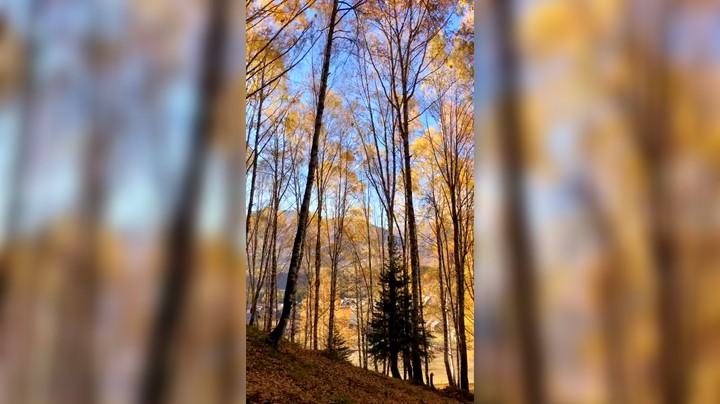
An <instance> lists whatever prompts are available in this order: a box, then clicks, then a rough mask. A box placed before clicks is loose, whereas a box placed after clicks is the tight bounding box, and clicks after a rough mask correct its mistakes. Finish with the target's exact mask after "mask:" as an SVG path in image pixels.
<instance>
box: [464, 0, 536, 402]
mask: <svg viewBox="0 0 720 404" xmlns="http://www.w3.org/2000/svg"><path fill="white" fill-rule="evenodd" d="M514 5H515V2H512V1H507V0H496V1H495V9H496V10H495V11H496V13H497V17H496V22H497V23H496V27H497V41H498V44H497V50H498V63H499V68H498V71H499V72H500V76H501V77H500V81H499V84H500V85H499V94H500V97H501V99H500V108H499V114H500V115H499V117H498V122H499V125H500V136H498V139H499V141H500V150H501V154H502V159H501V160H502V164H503V173H504V175H505V181H506V184H505V187H504V192H505V197H504V200H505V203H506V204H507V206H506V208H505V209H504V211H505V216H504V219H505V220H504V222H505V226H506V237H507V247H508V250H509V251H510V252H511V253H510V254H508V255H507V257H506V262H507V263H508V266H509V269H510V275H511V276H510V277H511V287H512V297H513V299H514V309H515V310H516V321H517V325H518V328H517V330H518V332H517V335H518V338H519V343H520V358H521V368H522V381H523V384H524V386H523V387H524V388H523V392H522V393H523V396H524V402H525V403H533V404H545V403H546V402H547V397H546V395H545V383H544V380H543V368H544V366H543V357H542V351H541V341H540V325H539V320H538V313H537V297H536V286H535V265H534V261H533V258H532V256H533V250H532V245H531V240H530V236H529V223H528V220H527V213H526V211H525V207H524V203H525V190H524V187H523V175H522V167H523V162H524V157H523V152H522V147H523V146H522V144H523V136H522V134H523V129H522V125H521V123H520V117H521V113H520V104H519V101H518V100H517V98H518V91H519V90H520V87H519V84H518V82H517V81H518V77H519V76H518V71H519V67H518V63H517V55H516V52H517V51H516V48H515V47H516V38H515V18H514V13H515V10H514ZM458 290H460V287H458ZM462 315H463V313H458V318H460V317H462Z"/></svg>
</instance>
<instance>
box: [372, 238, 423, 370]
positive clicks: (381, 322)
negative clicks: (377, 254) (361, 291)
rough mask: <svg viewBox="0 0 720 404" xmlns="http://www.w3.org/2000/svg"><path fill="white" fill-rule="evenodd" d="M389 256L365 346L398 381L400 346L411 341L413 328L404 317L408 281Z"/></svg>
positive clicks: (397, 264) (393, 259) (409, 303)
mask: <svg viewBox="0 0 720 404" xmlns="http://www.w3.org/2000/svg"><path fill="white" fill-rule="evenodd" d="M392 248H397V247H396V246H395V247H392ZM390 256H391V257H393V258H392V260H389V261H388V264H387V266H386V267H385V268H383V271H382V273H381V274H380V279H378V286H379V287H380V298H379V300H378V301H377V302H375V310H374V311H373V316H372V321H371V322H370V332H369V333H368V344H369V345H370V354H371V355H373V356H374V357H375V358H377V359H378V360H381V361H383V362H387V363H388V365H389V367H390V373H391V374H392V377H394V378H396V379H400V378H401V375H400V370H399V369H398V355H399V353H400V349H401V346H403V345H406V344H407V343H408V342H409V340H410V339H411V338H412V335H411V333H408V331H409V330H410V329H411V328H412V324H410V322H409V321H408V317H407V316H404V315H403V313H406V312H408V311H409V310H410V307H411V296H409V295H408V294H407V293H405V291H406V290H407V288H406V285H407V283H408V279H407V277H405V276H403V274H402V268H401V266H400V265H399V263H398V262H397V260H396V258H395V257H396V256H397V255H396V254H391V255H390Z"/></svg>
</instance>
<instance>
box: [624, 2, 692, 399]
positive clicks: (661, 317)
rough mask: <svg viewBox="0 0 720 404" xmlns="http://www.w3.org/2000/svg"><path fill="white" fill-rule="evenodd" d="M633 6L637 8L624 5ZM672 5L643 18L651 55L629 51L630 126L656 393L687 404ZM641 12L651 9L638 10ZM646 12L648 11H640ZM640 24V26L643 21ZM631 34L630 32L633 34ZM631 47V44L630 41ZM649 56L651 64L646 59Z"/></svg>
mask: <svg viewBox="0 0 720 404" xmlns="http://www.w3.org/2000/svg"><path fill="white" fill-rule="evenodd" d="M628 3H629V4H631V5H632V4H635V5H636V6H638V5H637V4H636V3H637V2H628ZM674 3H675V2H674V1H673V0H664V1H660V2H657V3H654V6H655V7H658V9H657V10H655V11H656V13H652V12H650V13H647V14H649V15H651V16H656V18H657V20H654V21H650V24H649V29H651V30H652V31H651V32H650V33H648V35H646V37H647V38H653V39H655V40H657V42H656V43H651V44H649V47H650V48H651V49H650V50H649V51H646V52H642V51H638V50H636V49H631V52H632V53H631V54H630V57H631V59H632V60H633V61H634V62H635V63H636V64H637V66H635V68H636V69H638V70H636V71H635V72H634V73H635V74H637V76H636V77H635V79H636V80H635V83H638V84H639V85H638V87H639V88H638V87H636V88H635V89H636V90H639V91H638V93H639V94H637V95H638V98H636V99H634V100H633V101H635V104H634V107H635V108H636V109H635V110H634V111H633V112H634V116H633V117H632V118H633V119H632V120H633V124H634V125H635V127H636V129H637V130H638V132H639V133H640V136H639V140H640V142H639V143H640V144H639V146H640V147H639V148H640V150H641V153H642V154H643V157H644V159H645V162H646V164H647V167H648V171H649V179H648V189H647V192H648V196H649V208H650V215H649V220H650V248H651V254H652V262H653V266H654V269H655V281H656V287H657V291H658V299H657V303H658V306H657V310H656V311H657V316H658V317H657V321H658V324H659V350H658V354H659V362H660V363H659V367H660V373H661V374H660V380H659V383H660V390H661V391H662V393H663V394H662V397H663V400H662V401H663V402H665V403H667V404H679V403H684V402H686V397H687V394H688V388H689V386H688V377H687V375H688V371H687V369H686V368H687V364H686V360H687V357H686V350H687V348H688V347H687V345H686V341H685V337H686V335H685V331H684V330H683V321H682V318H681V317H682V307H681V306H682V302H683V296H682V291H681V279H680V278H681V276H680V273H679V269H680V268H679V265H678V261H679V260H678V256H677V247H676V245H675V240H674V234H673V229H672V222H671V218H672V215H673V207H672V206H671V202H670V198H669V197H670V195H669V194H668V190H667V189H666V187H665V184H664V180H665V174H666V173H667V169H668V167H669V163H670V159H671V158H672V157H673V156H672V153H671V151H672V150H673V148H672V146H673V145H672V138H671V136H670V135H671V132H670V128H671V125H672V122H671V113H670V112H671V111H670V104H669V103H670V101H671V100H672V96H671V94H670V91H671V88H670V86H669V83H668V78H669V75H668V71H669V66H668V62H667V59H668V58H669V57H670V56H669V53H670V51H669V50H668V46H669V45H668V41H669V40H670V39H669V36H670V34H669V33H668V32H667V29H668V22H669V19H670V18H671V15H672V14H671V13H672V12H673V11H674V10H672V8H673V6H674ZM640 7H651V6H648V5H645V4H641V5H640ZM643 11H647V10H643ZM628 15H629V17H630V19H629V21H630V23H631V24H634V25H635V27H632V28H630V29H633V28H636V27H643V26H646V25H644V24H642V23H640V24H638V23H637V21H638V19H642V18H644V17H645V15H644V14H642V15H641V14H639V10H635V9H631V10H630V12H629V13H628ZM641 21H642V20H641ZM631 32H632V31H631ZM628 42H629V43H630V44H632V43H634V38H630V40H629V41H628ZM648 55H650V56H651V57H652V58H648V57H647V56H648Z"/></svg>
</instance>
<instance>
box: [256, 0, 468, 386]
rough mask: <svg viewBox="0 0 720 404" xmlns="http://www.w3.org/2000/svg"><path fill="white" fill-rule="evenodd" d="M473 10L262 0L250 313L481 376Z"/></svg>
mask: <svg viewBox="0 0 720 404" xmlns="http://www.w3.org/2000/svg"><path fill="white" fill-rule="evenodd" d="M473 17H474V14H473V5H472V4H471V3H467V2H465V3H463V2H459V3H458V2H456V1H446V2H417V3H415V2H394V1H390V2H386V1H357V2H344V1H310V2H302V1H284V2H257V3H255V2H253V3H250V5H249V8H248V20H247V25H248V31H247V35H248V37H247V60H248V65H247V68H248V75H247V89H248V92H247V93H248V98H247V104H246V128H247V132H246V133H247V138H246V145H247V151H246V164H247V166H246V167H247V187H246V192H247V193H246V195H247V196H248V199H247V214H246V218H247V222H246V223H247V227H246V231H247V255H248V262H249V266H248V271H247V284H248V295H247V297H248V300H247V308H248V315H247V321H248V324H249V325H250V326H257V327H259V328H261V329H263V330H265V331H266V332H270V331H271V330H274V331H273V334H275V333H276V332H280V333H283V332H284V334H283V335H285V337H286V338H288V339H289V340H290V341H293V342H297V343H300V344H302V345H303V346H304V347H306V348H309V349H315V350H318V349H321V350H327V351H330V352H333V351H337V350H340V349H345V350H348V352H345V353H344V354H346V355H348V358H349V360H351V361H352V362H353V363H355V364H356V365H358V366H361V367H364V368H366V369H372V370H374V371H376V372H383V373H385V374H388V375H392V376H393V377H398V378H400V377H402V378H405V379H414V380H415V381H416V382H419V383H422V384H430V374H431V373H432V374H433V375H434V384H436V385H438V386H443V385H450V386H455V385H457V386H458V388H461V389H463V390H466V391H467V390H469V388H470V385H469V380H471V379H472V365H471V364H470V362H471V361H472V338H473V332H472V330H473V316H472V312H473V311H472V308H473V262H474V261H473V257H474V255H473V217H474V207H473V201H474V199H473V198H474V185H473V159H474V147H473V142H474V139H473V106H472V89H473V68H472V66H473V49H474V42H473ZM310 143H312V147H311V148H310V150H309V149H308V146H309V144H310ZM309 173H310V174H312V175H310V174H309ZM308 183H309V184H310V186H311V188H308V187H307V184H308ZM308 189H310V190H309V191H308ZM308 192H310V193H311V194H310V195H308ZM299 229H300V231H299ZM287 285H292V286H287ZM288 304H289V305H290V307H286V305H288ZM283 316H287V317H289V318H288V319H285V320H284V319H283ZM285 322H287V325H286V324H285ZM278 324H279V325H278ZM468 357H469V358H470V360H468Z"/></svg>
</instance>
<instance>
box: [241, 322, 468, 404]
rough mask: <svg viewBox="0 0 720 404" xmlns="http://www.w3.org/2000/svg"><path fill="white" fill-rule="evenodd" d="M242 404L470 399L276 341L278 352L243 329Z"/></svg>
mask: <svg viewBox="0 0 720 404" xmlns="http://www.w3.org/2000/svg"><path fill="white" fill-rule="evenodd" d="M246 397H247V402H248V403H259V404H264V403H298V404H302V403H313V404H326V403H327V404H340V403H343V404H350V403H358V404H359V403H362V404H371V403H428V404H430V403H433V404H434V403H455V404H457V403H458V402H461V403H462V402H464V403H470V402H472V397H467V398H462V394H459V393H458V392H451V391H448V390H443V391H439V390H433V389H430V388H429V387H424V386H417V385H413V384H411V383H410V382H408V381H403V380H397V379H393V378H390V377H387V376H385V375H382V374H379V373H376V372H372V371H367V370H365V369H362V368H359V367H357V366H354V365H352V364H350V363H346V362H338V361H334V360H331V359H328V358H327V357H325V356H324V355H323V354H322V353H320V352H316V351H311V350H307V349H302V347H300V346H299V345H297V344H293V343H290V342H287V341H282V343H281V344H280V348H279V349H274V348H273V347H271V346H270V345H268V344H267V343H266V342H265V335H264V334H263V333H261V332H260V331H258V330H257V329H255V328H252V327H248V328H247V395H246Z"/></svg>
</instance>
